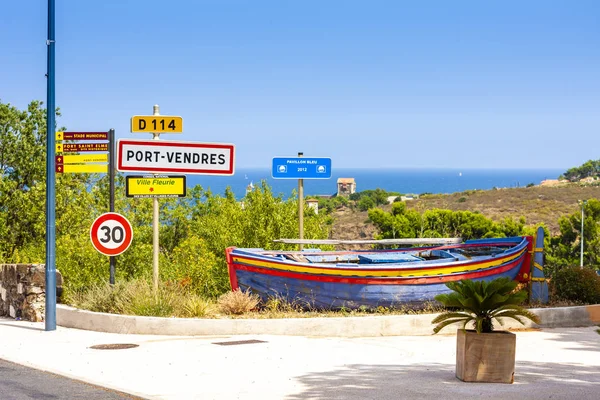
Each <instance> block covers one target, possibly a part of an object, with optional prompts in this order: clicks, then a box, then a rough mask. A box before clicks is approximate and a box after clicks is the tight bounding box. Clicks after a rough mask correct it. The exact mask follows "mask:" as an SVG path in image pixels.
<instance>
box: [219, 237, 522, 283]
mask: <svg viewBox="0 0 600 400" xmlns="http://www.w3.org/2000/svg"><path fill="white" fill-rule="evenodd" d="M528 243H529V242H528V239H527V237H523V240H522V241H521V242H519V243H516V244H515V243H514V242H513V243H510V244H513V245H514V246H513V247H511V248H509V249H507V250H505V251H504V252H502V253H499V254H496V255H490V256H484V258H483V259H479V260H473V259H469V260H460V261H456V260H454V261H450V260H449V261H446V262H443V261H442V262H437V263H435V262H434V263H431V264H425V263H428V262H432V261H438V260H429V261H426V260H424V261H411V262H403V263H385V265H380V264H379V263H376V264H362V267H361V264H351V263H337V264H332V263H319V262H317V263H305V262H300V261H294V260H288V259H282V258H279V257H276V256H274V255H270V254H263V252H270V253H276V254H283V253H282V252H278V251H274V250H264V251H257V250H254V249H252V250H254V251H251V250H244V249H243V248H235V249H233V250H232V252H231V257H232V261H233V268H235V265H236V261H235V260H234V258H246V259H253V260H257V261H261V262H268V263H272V264H278V265H282V266H292V267H302V268H307V269H314V270H325V271H332V272H333V271H352V272H356V273H359V272H389V271H394V270H401V271H403V272H409V271H412V270H418V271H427V270H431V269H440V268H442V269H443V268H456V267H461V266H464V265H474V266H475V265H478V264H482V263H485V262H489V261H491V260H494V261H499V260H505V259H507V258H510V257H513V256H515V257H514V258H515V259H516V258H518V257H519V255H517V253H519V252H521V251H523V252H525V250H526V249H527V245H528ZM510 244H509V245H510ZM495 245H497V246H499V245H501V244H495ZM467 246H473V247H490V244H480V243H475V244H470V245H463V246H460V247H467ZM440 247H446V246H440ZM440 247H436V248H435V249H436V250H437V249H441V248H440ZM424 249H431V248H424ZM413 250H415V251H416V250H417V249H411V251H413ZM236 251H239V252H240V253H243V254H240V253H238V254H236ZM367 251H369V252H373V251H372V250H367ZM394 251H397V252H405V251H402V250H400V249H396V250H394ZM354 252H360V250H358V251H349V252H344V253H343V254H353V253H354ZM378 252H379V251H378ZM295 254H301V255H307V253H306V252H295ZM323 254H326V255H333V253H332V252H327V253H324V252H315V253H314V254H313V255H323ZM358 254H360V253H358ZM442 260H443V259H442ZM503 262H505V261H503ZM503 262H501V263H500V264H502V263H503ZM366 265H377V267H376V268H373V267H365V266H366ZM257 267H258V266H257ZM399 267H402V268H399ZM493 267H496V266H492V267H490V268H493ZM259 268H269V267H259ZM283 270H285V269H283ZM474 271H475V270H474ZM471 272H472V271H471ZM305 273H306V274H310V273H311V272H305ZM453 273H456V272H453ZM314 274H316V275H323V273H316V272H315V273H314ZM451 274H452V273H451ZM436 275H437V274H436ZM382 278H383V277H382Z"/></svg>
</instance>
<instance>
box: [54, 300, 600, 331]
mask: <svg viewBox="0 0 600 400" xmlns="http://www.w3.org/2000/svg"><path fill="white" fill-rule="evenodd" d="M531 311H533V312H534V313H535V314H537V315H539V316H540V317H541V318H542V321H541V324H540V325H537V324H534V323H531V322H529V323H528V324H526V325H525V326H523V325H521V324H519V323H518V322H516V321H513V320H506V321H505V325H504V327H503V329H505V328H523V327H525V328H530V327H533V328H535V327H548V328H550V327H576V326H591V325H595V324H600V305H593V306H582V307H564V308H538V309H532V310H531ZM436 315H437V314H419V315H393V316H372V317H371V316H369V317H347V318H288V319H192V318H158V317H136V316H129V315H117V314H105V313H95V312H90V311H84V310H78V309H76V308H73V307H68V306H64V305H58V307H57V310H56V320H57V323H58V325H60V326H64V327H68V328H78V329H85V330H92V331H99V332H111V333H125V334H152V335H181V336H197V335H246V334H265V335H289V336H323V337H369V336H422V335H431V334H432V333H433V325H432V324H431V320H433V318H435V316H436ZM442 332H446V333H449V334H452V333H454V329H453V328H450V327H449V328H446V329H445V330H444V331H442Z"/></svg>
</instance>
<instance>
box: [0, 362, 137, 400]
mask: <svg viewBox="0 0 600 400" xmlns="http://www.w3.org/2000/svg"><path fill="white" fill-rule="evenodd" d="M0 399H1V400H31V399H36V400H38V399H39V400H55V399H56V400H59V399H61V400H62V399H65V400H66V399H86V400H136V399H139V397H135V396H132V395H129V394H125V393H118V392H115V391H113V390H109V389H104V388H101V387H98V386H94V385H90V384H88V383H85V382H80V381H76V380H73V379H69V378H65V377H62V376H59V375H55V374H52V373H49V372H44V371H40V370H37V369H33V368H27V367H24V366H22V365H18V364H14V363H11V362H8V361H4V360H1V359H0Z"/></svg>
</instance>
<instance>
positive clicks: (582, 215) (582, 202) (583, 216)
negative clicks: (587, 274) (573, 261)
mask: <svg viewBox="0 0 600 400" xmlns="http://www.w3.org/2000/svg"><path fill="white" fill-rule="evenodd" d="M579 203H580V204H581V240H580V242H581V251H580V253H581V254H580V257H581V262H580V265H579V266H580V267H581V268H583V221H584V219H585V212H584V210H585V204H586V203H587V200H580V201H579Z"/></svg>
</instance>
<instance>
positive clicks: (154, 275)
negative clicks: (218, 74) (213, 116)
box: [152, 104, 160, 291]
mask: <svg viewBox="0 0 600 400" xmlns="http://www.w3.org/2000/svg"><path fill="white" fill-rule="evenodd" d="M152 115H160V108H159V107H158V104H155V105H154V108H153V113H152ZM152 135H153V139H154V140H159V139H160V133H159V132H153V133H152ZM158 224H159V219H158V198H157V197H155V198H153V199H152V282H153V284H154V290H155V291H156V290H158V228H159V226H158Z"/></svg>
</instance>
